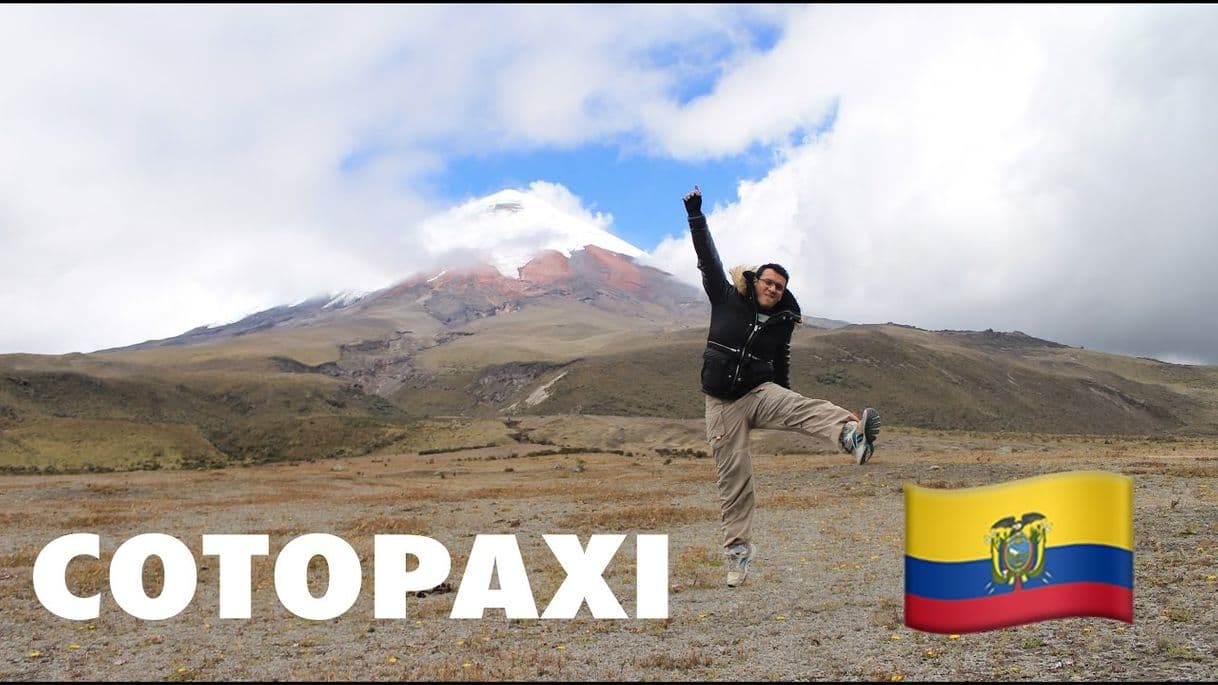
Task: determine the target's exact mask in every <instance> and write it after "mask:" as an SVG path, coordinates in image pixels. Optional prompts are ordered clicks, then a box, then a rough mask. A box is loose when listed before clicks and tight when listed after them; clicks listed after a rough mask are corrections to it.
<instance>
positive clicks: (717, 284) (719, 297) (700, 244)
mask: <svg viewBox="0 0 1218 685" xmlns="http://www.w3.org/2000/svg"><path fill="white" fill-rule="evenodd" d="M684 202H685V212H686V213H687V214H688V215H689V235H690V237H691V238H693V241H694V252H696V253H698V269H699V270H700V271H702V288H703V289H704V290H706V296H707V297H709V298H710V301H711V302H712V303H719V302H722V301H723V300H724V298H726V297H727V293H728V291H729V290H730V289H731V287H732V286H731V284H730V283H728V282H727V277H726V276H724V274H723V262H721V261H719V251H718V250H716V249H715V240H714V238H712V237H711V234H710V228H708V227H707V225H706V217H705V216H702V190H701V189H700V188H698V186H694V189H693V192H691V193H689V194H688V195H686V196H685V198H684Z"/></svg>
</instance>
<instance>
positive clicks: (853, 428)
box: [841, 407, 880, 466]
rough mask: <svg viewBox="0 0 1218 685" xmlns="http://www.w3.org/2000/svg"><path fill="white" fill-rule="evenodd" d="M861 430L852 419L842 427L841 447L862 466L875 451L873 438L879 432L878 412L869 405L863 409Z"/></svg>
mask: <svg viewBox="0 0 1218 685" xmlns="http://www.w3.org/2000/svg"><path fill="white" fill-rule="evenodd" d="M862 424H863V428H862V430H860V429H859V424H858V423H857V422H854V421H848V422H846V426H845V427H844V428H842V438H841V444H842V449H843V450H845V451H846V452H849V453H850V454H853V455H854V463H855V464H858V465H859V466H862V465H863V464H866V463H867V460H869V459H871V455H872V454H874V453H875V439H876V437H877V436H878V435H879V434H880V413H879V412H878V411H876V410H874V409H872V408H871V407H867V408H866V409H864V410H863V417H862Z"/></svg>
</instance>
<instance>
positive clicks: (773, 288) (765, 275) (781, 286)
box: [753, 269, 787, 310]
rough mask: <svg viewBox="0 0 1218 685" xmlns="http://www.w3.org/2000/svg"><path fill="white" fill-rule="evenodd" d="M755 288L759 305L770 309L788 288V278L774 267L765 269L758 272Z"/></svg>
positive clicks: (754, 282) (754, 283)
mask: <svg viewBox="0 0 1218 685" xmlns="http://www.w3.org/2000/svg"><path fill="white" fill-rule="evenodd" d="M753 288H754V292H755V294H756V295H757V306H758V307H761V308H762V309H767V310H768V309H771V308H772V307H773V306H774V305H776V304H778V301H779V300H781V299H782V294H783V293H784V292H786V289H787V279H785V278H783V277H782V274H780V273H778V272H777V271H775V270H773V269H765V270H764V271H762V272H761V273H759V274H757V278H756V280H754V281H753Z"/></svg>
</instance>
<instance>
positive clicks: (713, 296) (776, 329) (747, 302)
mask: <svg viewBox="0 0 1218 685" xmlns="http://www.w3.org/2000/svg"><path fill="white" fill-rule="evenodd" d="M689 233H690V236H691V237H692V238H693V241H694V251H695V252H697V253H698V269H700V270H701V271H702V287H703V288H705V289H706V296H707V297H708V298H710V303H711V321H710V331H709V332H708V333H707V336H706V351H705V352H703V353H702V392H704V393H706V394H708V395H711V396H712V397H718V398H720V399H724V400H735V399H739V398H740V397H743V396H744V395H745V394H746V393H748V392H749V391H750V390H752V389H753V388H756V387H757V386H759V385H761V384H762V383H765V382H767V381H773V382H775V383H777V384H778V385H781V386H782V387H784V388H790V387H791V379H790V369H791V333H792V331H794V330H795V325H796V324H797V323H801V322H802V321H803V318H802V316H801V315H800V311H799V303H798V302H796V301H795V296H794V295H792V294H791V291H789V290H787V291H784V292H783V294H782V299H781V300H779V301H778V304H776V305H774V307H773V309H771V310H770V311H769V312H768V313H769V315H770V318H769V319H768V320H766V321H765V323H761V324H758V323H757V301H756V297H755V295H754V290H753V280H754V279H755V278H756V276H757V274H755V273H754V272H753V271H751V270H744V269H734V270H733V274H732V275H733V277H734V279H733V280H735V281H736V282H735V283H731V282H729V281H728V280H727V278H725V277H724V274H723V263H722V262H721V261H719V252H718V250H716V249H715V241H714V239H713V238H711V234H710V230H709V229H708V228H707V226H706V217H704V216H694V217H690V219H689Z"/></svg>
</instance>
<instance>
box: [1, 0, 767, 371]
mask: <svg viewBox="0 0 1218 685" xmlns="http://www.w3.org/2000/svg"><path fill="white" fill-rule="evenodd" d="M775 14H776V13H775V12H774V11H773V10H768V9H763V10H751V9H748V8H693V7H684V8H682V7H659V8H650V7H642V6H637V7H623V8H600V7H559V8H542V7H532V8H525V7H508V6H480V7H472V8H471V7H460V6H426V7H419V6H360V7H336V6H329V7H325V6H302V7H286V6H261V7H215V6H211V7H209V6H186V7H150V6H135V5H133V6H102V7H93V6H70V7H64V6H50V7H47V6H15V7H14V6H6V7H5V8H3V9H2V10H0V62H2V63H3V64H5V65H6V67H5V69H3V70H0V101H2V102H4V106H3V107H2V108H0V157H2V158H3V159H4V160H5V164H4V165H3V166H0V241H2V244H3V246H4V248H3V250H0V316H4V318H5V320H6V321H10V322H13V323H12V324H11V325H6V326H4V327H3V328H2V329H0V352H10V351H31V352H49V353H56V352H67V351H72V350H85V351H87V350H91V349H97V348H101V347H107V346H114V345H123V344H130V343H133V342H138V341H141V340H144V339H148V338H156V337H164V336H168V335H174V334H177V333H180V332H182V331H183V330H185V329H188V328H192V327H194V326H195V325H199V324H200V323H206V322H214V321H224V320H233V319H236V318H239V317H240V316H243V315H245V314H249V313H252V312H253V311H256V310H258V309H262V308H266V307H272V306H276V305H279V304H283V303H285V302H292V301H298V300H300V299H302V298H304V297H308V296H311V295H314V294H318V293H322V292H326V291H337V290H347V289H368V288H374V287H379V286H382V285H386V284H387V283H388V282H391V281H392V280H394V279H397V278H401V277H403V276H406V275H409V274H411V273H413V272H415V271H417V270H418V269H420V268H422V267H423V266H425V259H424V258H425V256H426V255H427V254H428V251H427V250H426V249H424V248H425V247H426V246H425V245H424V244H423V243H422V241H423V240H424V237H423V236H421V235H419V234H418V233H417V232H416V230H415V228H416V227H417V226H418V225H419V224H420V222H422V221H423V220H424V219H426V218H427V217H430V216H434V215H435V214H437V213H439V212H442V211H443V210H444V209H446V207H447V204H448V199H447V198H445V197H444V194H443V189H441V188H436V187H432V185H431V184H430V181H429V178H430V177H431V176H433V175H434V174H435V173H436V172H437V171H439V170H440V169H442V168H443V165H444V164H445V160H446V159H448V158H451V157H453V156H459V155H468V154H482V153H486V152H489V151H494V150H505V149H529V148H532V147H534V146H564V145H570V144H575V143H579V142H584V141H588V140H596V139H601V138H606V137H607V138H612V137H614V136H618V135H627V134H629V133H630V132H632V131H636V130H637V128H638V126H637V121H636V116H635V114H634V112H635V109H636V105H638V103H639V102H647V101H662V100H664V99H666V98H668V97H669V95H668V93H669V92H670V91H671V90H673V89H674V88H675V85H676V84H675V83H674V79H676V78H678V77H679V75H680V74H681V73H683V70H684V71H688V70H691V69H693V70H697V69H702V70H706V69H710V70H714V69H718V68H719V67H718V63H717V62H714V61H711V62H709V63H708V62H706V61H695V62H693V63H688V62H686V63H682V64H681V65H679V67H677V68H674V66H673V65H672V64H666V63H663V62H662V61H657V60H656V59H653V58H652V57H651V56H650V55H651V54H652V53H651V51H652V50H653V49H654V48H655V46H657V45H666V46H672V47H674V49H678V50H679V48H680V46H682V45H686V44H691V43H694V42H697V41H700V40H702V39H708V40H710V39H714V40H719V41H720V44H725V45H727V46H728V53H730V52H731V50H733V49H734V47H733V46H736V45H737V44H739V45H745V46H747V41H748V37H749V36H748V34H747V31H742V30H741V29H740V28H738V25H739V24H741V23H742V22H741V19H742V18H745V19H747V18H749V17H753V16H759V17H762V18H763V19H764V18H765V17H769V16H772V15H775ZM750 21H752V20H751V19H750ZM743 23H744V24H747V22H743ZM708 59H709V58H708Z"/></svg>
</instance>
